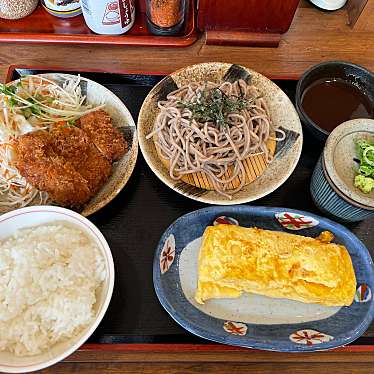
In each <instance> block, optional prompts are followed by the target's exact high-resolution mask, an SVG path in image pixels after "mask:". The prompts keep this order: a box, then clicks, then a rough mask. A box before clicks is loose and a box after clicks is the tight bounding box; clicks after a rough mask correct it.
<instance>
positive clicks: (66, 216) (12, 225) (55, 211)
mask: <svg viewBox="0 0 374 374" xmlns="http://www.w3.org/2000/svg"><path fill="white" fill-rule="evenodd" d="M53 221H60V222H68V223H71V224H75V225H77V226H78V227H80V228H81V229H82V230H83V231H84V232H85V233H86V234H87V235H89V236H90V237H91V238H92V239H93V240H94V241H95V242H96V244H97V245H98V247H99V249H100V252H101V253H102V255H103V257H104V259H105V268H106V271H107V277H106V279H105V281H104V283H103V285H102V286H101V287H100V289H99V291H98V292H97V294H96V298H97V301H96V304H95V309H96V316H95V320H94V321H93V322H92V324H90V325H89V326H88V327H87V328H86V329H84V330H83V331H82V332H81V333H80V334H79V335H77V336H75V337H74V338H71V339H69V340H66V341H64V342H62V343H58V344H56V345H54V346H53V347H51V349H50V350H49V351H48V352H45V353H43V354H38V355H34V356H26V357H18V356H16V355H14V354H13V353H10V352H4V351H0V372H5V373H26V372H31V371H36V370H41V369H44V368H46V367H48V366H51V365H54V364H56V363H57V362H59V361H61V360H63V359H64V358H66V357H67V356H69V355H70V354H72V353H73V352H74V351H75V350H77V349H78V348H79V347H80V346H81V345H82V344H83V343H84V342H85V341H86V340H87V339H88V338H89V337H90V335H92V333H93V332H94V331H95V329H96V328H97V326H98V325H99V323H100V322H101V320H102V318H103V317H104V314H105V312H106V310H107V308H108V306H109V302H110V299H111V297H112V293H113V286H114V264H113V257H112V254H111V251H110V248H109V245H108V243H107V241H106V240H105V238H104V236H103V235H102V234H101V232H100V231H99V230H98V229H97V228H96V226H95V225H94V224H92V223H91V222H90V221H89V220H88V219H86V218H84V217H83V216H81V215H80V214H78V213H75V212H73V211H71V210H69V209H65V208H60V207H55V206H32V207H27V208H22V209H17V210H14V211H12V212H8V213H5V214H3V215H2V216H1V217H0V240H3V239H4V238H6V237H9V236H11V235H12V234H13V233H15V232H16V231H17V230H19V229H23V228H27V227H33V226H38V225H41V224H46V223H50V222H53Z"/></svg>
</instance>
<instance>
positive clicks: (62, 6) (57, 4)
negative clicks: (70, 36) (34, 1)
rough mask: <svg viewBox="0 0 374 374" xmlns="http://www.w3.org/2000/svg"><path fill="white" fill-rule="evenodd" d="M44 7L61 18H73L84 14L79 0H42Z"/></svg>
mask: <svg viewBox="0 0 374 374" xmlns="http://www.w3.org/2000/svg"><path fill="white" fill-rule="evenodd" d="M41 3H42V5H43V7H44V9H45V10H46V11H47V12H48V13H50V14H52V15H54V16H56V17H61V18H71V17H75V16H78V15H79V14H82V9H81V5H80V3H79V0H57V1H56V0H42V1H41Z"/></svg>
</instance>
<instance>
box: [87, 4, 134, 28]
mask: <svg viewBox="0 0 374 374" xmlns="http://www.w3.org/2000/svg"><path fill="white" fill-rule="evenodd" d="M81 5H82V11H83V16H84V20H85V21H86V24H87V26H88V27H89V28H90V29H91V30H92V31H93V32H96V33H97V34H107V35H119V34H124V33H125V32H127V31H128V30H130V29H131V27H132V26H133V24H134V21H135V5H134V0H81Z"/></svg>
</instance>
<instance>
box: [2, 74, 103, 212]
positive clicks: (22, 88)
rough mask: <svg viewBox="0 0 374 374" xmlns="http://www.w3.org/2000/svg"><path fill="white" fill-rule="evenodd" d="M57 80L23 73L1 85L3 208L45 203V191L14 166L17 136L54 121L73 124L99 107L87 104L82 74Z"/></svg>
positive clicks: (49, 124)
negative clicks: (83, 90) (29, 180)
mask: <svg viewBox="0 0 374 374" xmlns="http://www.w3.org/2000/svg"><path fill="white" fill-rule="evenodd" d="M60 77H61V79H62V80H61V81H59V82H55V81H53V80H51V79H49V78H48V77H47V76H39V75H28V76H22V77H21V79H19V80H18V81H16V82H13V83H12V84H10V85H5V84H0V211H2V212H5V211H9V210H11V209H15V208H20V207H24V206H27V205H28V204H30V203H31V202H33V203H35V204H46V203H47V202H49V197H48V194H47V193H46V192H42V191H39V190H37V189H36V188H34V187H33V186H32V185H30V184H29V183H27V182H26V180H25V178H23V177H22V176H21V175H20V173H19V171H18V170H17V169H16V167H15V166H14V158H15V152H14V147H13V145H12V142H13V140H14V139H16V138H17V137H18V136H20V135H23V134H26V133H29V132H32V131H36V130H41V129H47V128H48V127H49V126H51V125H54V124H62V125H64V126H69V125H74V123H75V120H76V119H78V118H79V117H81V116H83V115H85V114H87V113H90V112H92V111H95V110H98V109H100V108H101V107H103V105H100V106H96V107H93V106H91V105H87V104H86V96H84V95H82V91H81V85H80V83H81V78H80V76H70V75H66V76H65V75H61V76H59V78H60Z"/></svg>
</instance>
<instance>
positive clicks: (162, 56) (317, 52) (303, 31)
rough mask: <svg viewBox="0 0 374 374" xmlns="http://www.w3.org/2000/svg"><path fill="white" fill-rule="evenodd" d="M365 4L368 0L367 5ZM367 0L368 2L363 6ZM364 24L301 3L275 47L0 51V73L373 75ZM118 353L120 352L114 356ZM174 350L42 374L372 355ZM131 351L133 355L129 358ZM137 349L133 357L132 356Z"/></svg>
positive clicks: (94, 358)
mask: <svg viewBox="0 0 374 374" xmlns="http://www.w3.org/2000/svg"><path fill="white" fill-rule="evenodd" d="M370 1H373V0H370ZM370 1H369V3H370ZM365 17H371V18H372V20H369V21H368V20H367V19H365V22H359V23H358V24H357V27H355V28H353V29H351V28H350V27H349V26H347V13H346V11H344V10H341V11H336V12H331V13H330V12H321V11H319V10H317V9H315V8H312V7H311V6H310V5H309V4H307V3H306V2H301V5H300V7H299V9H298V11H297V13H296V16H295V19H294V21H293V24H292V25H291V28H290V30H289V31H288V32H287V33H286V34H285V35H283V37H282V40H281V43H280V46H279V48H243V47H218V46H206V45H205V41H204V35H201V37H200V38H199V40H198V41H197V42H196V43H195V44H194V45H192V46H191V47H188V48H182V49H175V48H174V49H170V48H145V47H113V46H108V47H106V46H100V47H94V46H68V45H60V46H52V45H49V46H45V45H22V44H2V45H0V74H1V77H2V79H5V76H6V72H7V69H8V66H9V65H10V64H17V65H32V66H59V67H66V68H79V69H98V68H99V69H102V70H105V71H122V70H132V71H157V72H170V71H173V70H175V69H177V68H180V67H182V66H185V65H188V64H193V63H199V62H205V61H223V62H231V63H237V64H242V65H245V66H248V67H250V68H252V69H254V70H257V71H259V72H262V73H263V74H265V75H269V76H273V77H274V76H276V77H279V78H281V77H290V76H299V75H300V74H301V73H302V72H303V71H305V70H306V69H307V68H308V67H309V66H311V65H313V64H316V63H319V62H321V61H324V60H346V61H351V62H354V63H358V64H361V65H363V66H365V67H367V68H369V69H371V70H373V71H374V12H367V11H366V12H365ZM119 348H120V349H119ZM197 348H201V347H196V349H195V350H192V351H191V350H187V349H186V350H181V351H178V352H177V351H175V350H173V349H172V347H171V348H168V349H166V350H165V349H164V348H163V347H161V346H154V347H153V349H152V350H149V349H148V348H147V347H144V346H141V347H139V346H138V347H135V346H130V347H117V350H114V348H110V347H108V350H106V351H104V352H98V351H97V350H96V348H95V347H94V346H85V347H84V349H83V350H80V351H78V352H76V353H75V354H73V355H72V356H70V357H69V358H68V359H66V360H65V361H64V362H62V363H60V364H58V365H56V366H54V367H52V368H50V369H46V370H44V371H42V372H43V373H45V374H47V373H56V374H59V373H70V372H79V373H81V374H86V373H103V374H105V373H151V372H152V373H153V372H158V373H159V374H162V373H183V374H185V373H186V374H187V373H200V372H205V373H218V372H223V373H226V372H231V373H238V374H239V373H247V372H254V373H259V374H260V373H273V372H274V373H295V374H296V373H303V374H305V373H312V372H313V373H314V372H319V373H327V372H340V371H345V372H346V373H374V350H373V349H371V348H370V347H367V346H354V347H350V348H348V349H347V348H345V349H340V350H335V351H330V352H322V353H316V354H283V353H272V352H260V351H251V350H242V349H237V348H234V349H232V350H222V349H220V347H219V346H216V348H214V349H210V350H201V349H197ZM135 349H137V350H136V351H135ZM139 349H140V350H139Z"/></svg>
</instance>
